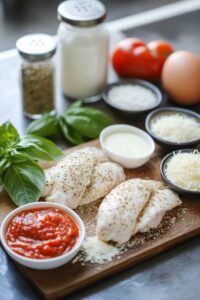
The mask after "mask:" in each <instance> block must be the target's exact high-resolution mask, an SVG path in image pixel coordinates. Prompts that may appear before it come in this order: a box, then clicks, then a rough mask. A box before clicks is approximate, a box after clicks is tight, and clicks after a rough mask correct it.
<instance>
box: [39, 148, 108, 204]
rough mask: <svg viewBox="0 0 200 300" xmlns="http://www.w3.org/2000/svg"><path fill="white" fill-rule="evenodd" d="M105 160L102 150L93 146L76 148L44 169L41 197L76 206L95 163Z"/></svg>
mask: <svg viewBox="0 0 200 300" xmlns="http://www.w3.org/2000/svg"><path fill="white" fill-rule="evenodd" d="M105 161H107V157H106V156H105V154H104V153H103V151H101V150H99V149H97V148H95V147H87V148H83V149H80V150H77V151H75V152H73V153H71V154H69V155H68V156H66V158H64V159H63V160H62V161H61V162H59V163H58V164H57V165H56V166H54V167H52V168H50V169H47V170H46V171H45V177H46V184H45V187H44V190H43V193H42V197H46V201H50V202H57V203H61V204H64V205H66V206H68V207H70V208H72V209H74V208H76V207H77V206H78V205H79V203H80V201H81V198H82V197H83V194H84V193H85V190H86V188H87V186H88V185H90V182H91V179H92V174H93V170H94V167H95V165H96V164H98V163H100V162H105Z"/></svg>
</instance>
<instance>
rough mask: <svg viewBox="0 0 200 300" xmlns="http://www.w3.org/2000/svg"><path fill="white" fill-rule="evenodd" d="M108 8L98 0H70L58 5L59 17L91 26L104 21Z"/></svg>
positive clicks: (79, 24)
mask: <svg viewBox="0 0 200 300" xmlns="http://www.w3.org/2000/svg"><path fill="white" fill-rule="evenodd" d="M105 18H106V8H105V6H104V5H103V3H101V2H100V1H98V0H68V1H65V2H62V3H61V4H60V5H59V6H58V19H59V20H61V21H64V22H66V23H68V24H71V25H74V26H79V27H90V26H94V25H98V24H100V23H102V22H103V21H104V20H105Z"/></svg>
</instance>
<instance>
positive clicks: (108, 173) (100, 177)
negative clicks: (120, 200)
mask: <svg viewBox="0 0 200 300" xmlns="http://www.w3.org/2000/svg"><path fill="white" fill-rule="evenodd" d="M125 179H126V178H125V174H124V170H123V168H122V167H121V166H119V165H118V164H115V163H113V162H104V163H100V164H97V165H96V166H95V167H94V171H93V174H92V179H91V182H90V185H89V186H88V187H87V188H86V190H85V193H84V195H83V197H82V199H81V202H80V205H84V204H88V203H90V202H92V201H95V200H97V199H99V198H102V197H104V196H106V195H107V194H108V193H109V192H110V191H111V190H112V189H113V188H114V187H116V186H117V185H118V184H120V183H121V182H123V181H124V180H125Z"/></svg>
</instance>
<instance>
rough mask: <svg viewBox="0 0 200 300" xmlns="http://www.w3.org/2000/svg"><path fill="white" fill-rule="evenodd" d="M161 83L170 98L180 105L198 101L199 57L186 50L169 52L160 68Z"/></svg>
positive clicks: (199, 98) (199, 80)
mask: <svg viewBox="0 0 200 300" xmlns="http://www.w3.org/2000/svg"><path fill="white" fill-rule="evenodd" d="M161 79H162V85H163V87H164V89H165V90H166V92H167V93H168V94H169V96H170V97H171V99H172V100H174V101H175V102H176V103H179V104H182V105H192V104H195V103H197V102H199V101H200V59H199V57H198V56H197V55H195V54H194V53H192V52H187V51H177V52H174V53H173V54H171V55H170V56H169V57H168V58H167V60H166V61H165V64H164V66H163V69H162V74H161Z"/></svg>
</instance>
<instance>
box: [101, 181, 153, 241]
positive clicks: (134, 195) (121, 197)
mask: <svg viewBox="0 0 200 300" xmlns="http://www.w3.org/2000/svg"><path fill="white" fill-rule="evenodd" d="M150 194H151V189H150V188H149V187H147V186H145V184H144V183H143V182H140V181H138V180H134V179H130V180H128V181H126V182H123V183H121V184H120V185H118V186H117V187H116V188H115V189H113V190H112V191H111V192H110V193H109V194H108V195H107V196H106V197H105V198H104V200H103V202H102V203H101V205H100V207H99V211H98V214H97V236H98V238H99V239H101V240H104V241H115V242H118V243H120V244H121V243H125V242H127V241H128V240H129V239H130V238H131V236H132V234H133V231H134V229H135V226H136V222H137V218H138V216H139V214H140V212H141V211H142V209H143V208H144V206H145V204H146V203H147V202H148V200H149V197H150Z"/></svg>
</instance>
